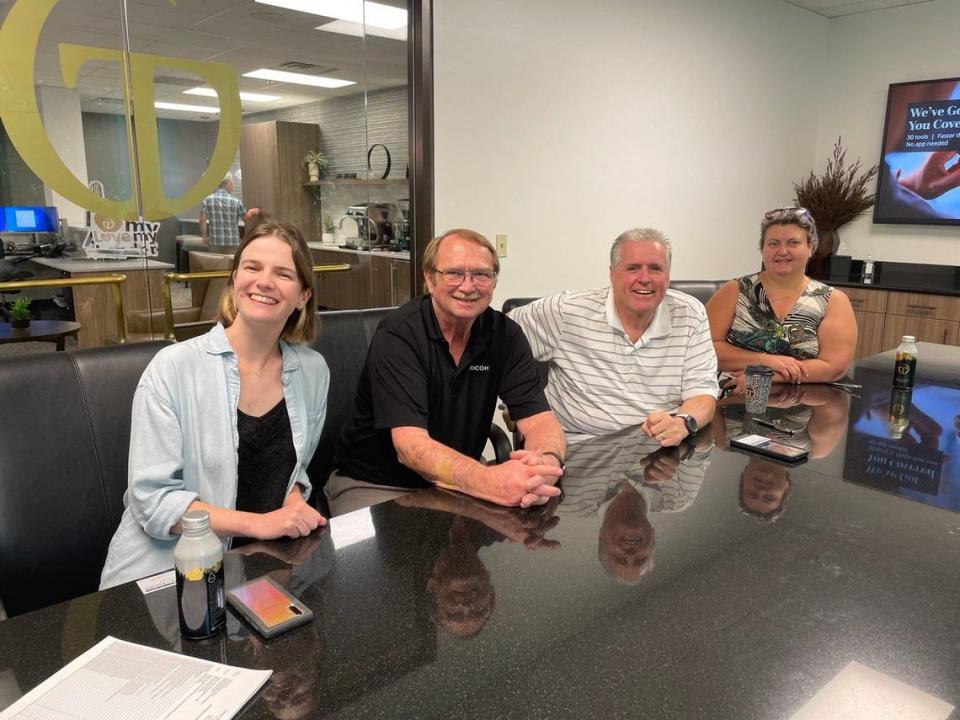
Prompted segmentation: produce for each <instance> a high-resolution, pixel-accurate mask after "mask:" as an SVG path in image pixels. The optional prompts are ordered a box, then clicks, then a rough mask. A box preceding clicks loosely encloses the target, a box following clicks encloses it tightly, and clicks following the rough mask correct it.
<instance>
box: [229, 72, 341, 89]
mask: <svg viewBox="0 0 960 720" xmlns="http://www.w3.org/2000/svg"><path fill="white" fill-rule="evenodd" d="M243 76H244V77H248V78H257V79H258V80H274V81H276V82H282V83H292V84H294V85H312V86H313V87H322V88H340V87H346V86H347V85H356V83H355V82H354V81H353V80H337V79H336V78H328V77H323V76H322V75H307V74H306V73H292V72H287V71H286V70H268V69H267V68H260V69H259V70H254V71H253V72H248V73H244V74H243Z"/></svg>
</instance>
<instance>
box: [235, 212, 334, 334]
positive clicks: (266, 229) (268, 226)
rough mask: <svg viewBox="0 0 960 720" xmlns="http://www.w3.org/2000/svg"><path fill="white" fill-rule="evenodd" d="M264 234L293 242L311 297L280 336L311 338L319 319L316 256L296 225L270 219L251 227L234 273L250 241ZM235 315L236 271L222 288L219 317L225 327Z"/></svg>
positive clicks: (299, 272)
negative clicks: (234, 289) (315, 285)
mask: <svg viewBox="0 0 960 720" xmlns="http://www.w3.org/2000/svg"><path fill="white" fill-rule="evenodd" d="M262 237H275V238H279V239H280V240H283V241H284V242H285V243H287V245H289V246H290V250H291V252H292V253H293V265H294V267H295V268H296V270H297V278H298V279H299V280H300V285H301V286H302V287H303V289H304V290H309V291H310V297H309V298H307V303H306V305H304V306H303V308H301V309H300V310H294V311H293V312H292V313H291V314H290V317H288V318H287V322H286V324H285V325H284V326H283V332H281V333H280V339H281V340H284V341H285V342H288V343H305V342H310V341H311V340H312V339H313V333H314V329H315V328H316V323H317V297H316V296H317V294H316V291H315V288H314V280H313V258H312V256H311V255H310V248H308V247H307V241H306V240H304V239H303V234H302V233H301V232H300V231H299V230H298V229H297V228H296V227H294V226H293V225H291V224H289V223H285V222H281V221H280V220H274V219H269V220H267V221H266V222H262V223H260V224H259V225H255V226H254V227H252V228H250V230H249V231H248V232H247V234H246V235H244V236H243V241H242V242H241V243H240V247H239V248H238V249H237V252H236V254H235V255H234V256H233V267H234V271H233V272H234V273H235V272H236V271H237V270H236V269H237V268H238V267H240V258H241V256H242V255H243V251H244V250H246V248H247V245H249V244H250V243H252V242H253V241H254V240H258V239H260V238H262ZM236 317H237V303H236V300H235V299H234V296H233V273H231V274H230V279H229V280H228V281H227V284H226V286H225V287H224V288H223V292H221V293H220V311H219V313H218V316H217V319H218V320H219V321H220V322H221V323H223V326H224V327H230V326H231V325H232V324H233V321H234V320H235V319H236Z"/></svg>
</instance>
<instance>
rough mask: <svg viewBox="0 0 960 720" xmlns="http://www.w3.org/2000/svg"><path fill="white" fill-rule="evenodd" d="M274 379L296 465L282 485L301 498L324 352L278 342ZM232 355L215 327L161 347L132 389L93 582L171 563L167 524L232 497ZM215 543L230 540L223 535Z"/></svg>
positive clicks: (323, 387)
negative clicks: (111, 528)
mask: <svg viewBox="0 0 960 720" xmlns="http://www.w3.org/2000/svg"><path fill="white" fill-rule="evenodd" d="M280 349H281V352H282V355H283V369H282V371H281V381H282V383H283V397H284V399H285V400H286V404H287V413H288V414H289V416H290V430H291V433H292V435H293V446H294V449H295V450H296V454H297V464H296V467H295V468H294V470H293V473H292V474H291V476H290V482H289V484H288V486H287V493H289V492H290V491H291V490H292V489H293V486H294V484H298V485H300V487H301V489H302V491H303V495H304V497H307V496H309V493H310V480H309V478H308V477H307V465H308V464H309V463H310V459H311V458H312V457H313V452H314V450H316V448H317V443H318V442H319V440H320V431H321V430H322V429H323V422H324V418H325V416H326V410H327V390H328V388H329V385H330V371H329V370H328V369H327V363H326V362H325V361H324V359H323V357H321V355H320V354H319V353H317V352H316V351H314V350H311V349H310V348H308V347H305V346H302V345H288V344H287V343H285V342H282V341H281V342H280ZM239 400H240V375H239V373H238V372H237V356H236V354H235V353H234V351H233V348H232V347H231V346H230V343H229V342H228V341H227V336H226V334H225V333H224V328H223V326H222V325H219V324H218V325H217V326H216V327H214V328H213V329H212V330H211V331H210V332H208V333H207V334H206V335H202V336H200V337H197V338H193V339H191V340H187V341H186V342H182V343H177V344H176V345H171V346H170V347H166V348H164V349H163V350H161V351H160V352H158V353H157V355H156V356H155V357H154V358H153V360H152V361H151V362H150V364H149V365H148V366H147V369H146V370H145V371H144V373H143V377H141V378H140V383H139V385H138V386H137V391H136V393H135V394H134V396H133V420H132V423H131V428H130V456H129V470H128V472H127V477H128V487H127V491H126V493H124V496H123V502H124V506H125V509H124V512H123V517H122V518H121V520H120V527H119V528H117V532H116V533H114V536H113V539H112V540H111V541H110V549H109V551H108V552H107V561H106V563H105V565H104V567H103V574H102V575H101V577H100V588H101V589H104V588H108V587H112V586H114V585H119V584H121V583H124V582H128V581H130V580H135V579H137V578H141V577H145V576H147V575H152V574H154V573H158V572H161V571H163V570H169V569H170V568H172V567H173V547H174V545H175V544H176V542H177V540H178V539H179V536H177V535H172V534H171V533H170V528H171V527H172V526H174V525H175V524H176V523H177V522H178V521H179V520H180V518H181V517H182V516H183V513H184V512H186V510H187V507H188V506H189V505H190V503H192V502H193V501H194V500H197V499H200V500H202V501H203V502H205V503H208V504H210V505H215V506H218V507H224V508H230V509H234V508H235V507H236V501H237V447H238V445H239V434H238V432H237V404H238V402H239ZM222 540H223V541H224V548H225V549H226V548H227V547H228V546H229V540H230V539H229V538H222Z"/></svg>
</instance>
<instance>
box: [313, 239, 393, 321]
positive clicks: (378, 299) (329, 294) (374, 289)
mask: <svg viewBox="0 0 960 720" xmlns="http://www.w3.org/2000/svg"><path fill="white" fill-rule="evenodd" d="M310 252H311V253H312V255H313V261H314V262H315V263H316V264H317V265H337V264H340V263H349V264H350V272H337V273H322V274H320V275H317V302H318V303H319V304H320V305H321V306H322V308H329V309H331V310H353V309H359V308H377V307H393V306H396V305H402V304H403V303H405V302H407V301H408V300H409V299H410V297H411V292H410V261H409V260H404V259H401V258H392V257H389V256H386V255H371V254H370V253H367V252H350V251H347V250H322V249H312V250H311V251H310Z"/></svg>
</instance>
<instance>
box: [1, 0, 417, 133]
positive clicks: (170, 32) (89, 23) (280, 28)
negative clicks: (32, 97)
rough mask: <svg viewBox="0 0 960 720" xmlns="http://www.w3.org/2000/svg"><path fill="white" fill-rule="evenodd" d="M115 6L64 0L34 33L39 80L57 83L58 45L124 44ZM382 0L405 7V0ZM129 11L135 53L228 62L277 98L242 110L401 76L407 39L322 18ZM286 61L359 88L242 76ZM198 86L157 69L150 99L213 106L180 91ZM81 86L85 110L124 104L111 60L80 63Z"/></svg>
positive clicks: (137, 4) (244, 11)
mask: <svg viewBox="0 0 960 720" xmlns="http://www.w3.org/2000/svg"><path fill="white" fill-rule="evenodd" d="M25 1H28V2H29V0H25ZM120 2H121V0H60V2H58V3H57V4H56V6H55V7H54V9H53V11H52V12H51V14H50V16H49V17H48V19H47V21H46V23H45V24H44V27H43V31H42V32H41V35H40V45H39V48H38V50H37V56H36V65H35V69H36V79H37V82H38V83H43V84H47V85H54V86H62V84H63V83H62V79H61V75H60V68H59V58H58V51H57V46H58V44H59V43H61V42H70V43H75V44H80V45H90V46H94V47H106V48H113V49H120V47H121V45H122V39H121V38H122V35H121V13H120ZM378 2H381V3H384V4H390V5H394V6H397V7H406V0H378ZM11 4H12V3H11V2H10V0H0V16H4V17H5V15H6V11H7V9H8V8H9V6H10V5H11ZM127 12H128V20H129V26H130V36H131V50H132V51H133V52H143V53H150V54H156V55H169V56H173V57H178V58H189V59H193V60H203V61H215V62H222V63H227V64H228V65H230V66H232V67H233V68H234V69H235V70H236V72H237V76H238V80H239V84H240V89H241V90H243V91H248V92H260V93H266V94H270V95H280V96H282V98H283V99H282V100H280V101H274V102H269V103H262V102H257V103H254V102H248V101H244V102H243V103H242V104H243V111H244V113H245V114H246V113H250V112H263V111H266V110H274V109H277V108H282V107H288V106H293V105H300V104H303V103H307V102H314V101H316V100H321V99H323V98H329V97H335V96H338V95H351V94H354V93H358V92H363V91H364V90H376V89H379V88H386V87H395V86H398V85H405V84H406V82H407V70H406V52H407V50H406V43H405V42H402V41H398V40H391V39H386V38H380V37H374V36H369V35H368V36H366V37H365V38H358V37H352V36H349V35H340V34H335V33H331V32H322V31H318V30H315V29H314V28H315V27H317V26H318V25H322V24H324V23H326V22H328V21H329V20H330V19H329V18H324V17H321V16H319V15H313V14H309V13H301V12H296V11H293V10H285V9H281V8H277V7H273V6H270V5H263V4H258V3H255V2H254V0H176V2H174V0H127ZM289 62H295V63H304V64H306V65H308V66H311V67H309V68H307V69H302V70H300V69H297V68H289V69H291V70H293V71H295V72H306V73H311V74H316V75H328V76H330V77H335V78H338V79H344V80H353V81H354V82H356V83H357V84H356V85H350V86H347V87H344V88H339V89H325V88H314V87H308V86H304V85H290V84H283V83H274V82H270V81H265V80H254V79H251V78H244V77H242V74H243V73H246V72H250V71H251V70H256V69H258V68H261V67H265V68H273V69H282V66H283V65H284V64H285V63H289ZM201 84H203V83H202V82H201V81H200V79H199V78H197V77H196V76H191V75H190V74H189V73H185V72H181V71H178V70H175V69H173V68H164V67H158V68H157V69H156V71H155V74H154V94H155V99H156V100H161V101H165V102H177V103H185V104H191V105H207V106H211V105H216V99H215V98H208V97H200V96H196V95H184V94H183V91H184V90H186V89H189V88H190V87H194V86H197V85H201ZM77 88H78V90H79V91H80V97H81V104H82V107H83V109H84V110H86V111H93V112H120V111H121V109H122V103H121V102H120V100H121V98H122V87H121V82H120V68H119V66H118V64H117V63H106V62H88V63H86V64H84V66H83V67H82V68H81V70H80V74H79V80H78V83H77ZM157 114H158V115H159V116H160V117H178V118H183V119H190V120H199V119H208V118H207V117H206V116H201V115H198V114H197V113H193V112H179V111H168V110H158V111H157ZM215 117H216V116H213V117H211V118H209V119H214V118H215Z"/></svg>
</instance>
